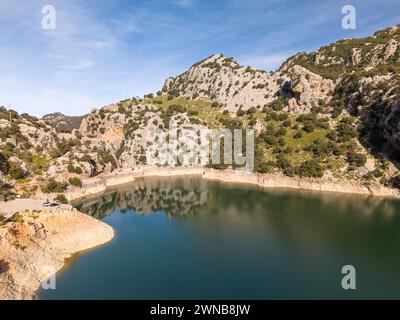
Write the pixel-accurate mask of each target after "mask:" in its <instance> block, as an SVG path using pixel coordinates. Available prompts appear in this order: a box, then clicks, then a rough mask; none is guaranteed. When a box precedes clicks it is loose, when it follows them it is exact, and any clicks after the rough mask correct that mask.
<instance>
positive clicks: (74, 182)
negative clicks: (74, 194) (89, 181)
mask: <svg viewBox="0 0 400 320" xmlns="http://www.w3.org/2000/svg"><path fill="white" fill-rule="evenodd" d="M68 182H69V184H70V185H72V186H74V187H79V188H81V187H82V181H81V179H79V178H77V177H74V178H70V179H69V180H68Z"/></svg>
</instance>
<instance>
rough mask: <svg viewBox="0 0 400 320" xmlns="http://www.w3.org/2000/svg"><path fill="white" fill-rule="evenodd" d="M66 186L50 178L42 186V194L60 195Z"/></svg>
mask: <svg viewBox="0 0 400 320" xmlns="http://www.w3.org/2000/svg"><path fill="white" fill-rule="evenodd" d="M66 187H67V184H66V183H65V182H58V181H56V180H55V179H54V178H50V180H49V181H48V182H47V183H46V184H45V185H43V186H42V191H43V192H44V193H60V192H63V191H64V190H65V188H66Z"/></svg>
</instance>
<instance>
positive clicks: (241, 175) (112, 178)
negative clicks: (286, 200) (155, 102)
mask: <svg viewBox="0 0 400 320" xmlns="http://www.w3.org/2000/svg"><path fill="white" fill-rule="evenodd" d="M184 175H196V176H200V177H201V178H203V179H208V180H217V181H221V182H232V183H245V184H253V185H257V186H259V187H262V188H288V189H297V190H310V191H320V192H337V193H350V194H359V195H369V196H379V197H392V198H400V190H397V189H392V188H388V187H384V186H382V185H379V184H373V183H371V184H363V183H361V182H358V181H351V180H339V179H332V178H321V179H315V178H299V177H288V176H284V175H282V174H262V173H245V172H241V171H237V170H216V169H210V168H204V167H176V168H153V167H151V168H150V167H143V168H140V169H135V170H132V171H130V172H117V173H115V174H112V175H109V176H102V177H97V178H94V179H89V180H86V181H84V183H83V187H82V188H75V189H73V190H71V191H69V192H67V193H66V194H65V196H66V198H67V199H68V200H69V201H73V200H78V199H81V198H85V197H88V196H94V195H97V194H101V193H103V192H105V191H106V190H107V189H109V188H111V187H116V186H118V185H123V184H128V183H132V182H134V181H135V180H136V179H138V178H145V177H174V176H184Z"/></svg>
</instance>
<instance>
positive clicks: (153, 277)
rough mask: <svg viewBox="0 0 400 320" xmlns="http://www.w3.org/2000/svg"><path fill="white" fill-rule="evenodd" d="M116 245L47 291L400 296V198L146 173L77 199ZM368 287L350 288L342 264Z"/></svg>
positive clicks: (72, 264)
mask: <svg viewBox="0 0 400 320" xmlns="http://www.w3.org/2000/svg"><path fill="white" fill-rule="evenodd" d="M77 208H78V209H80V210H81V211H83V212H85V213H87V214H89V215H91V216H93V217H96V218H98V219H101V220H103V221H104V222H105V223H108V224H110V225H111V226H112V227H113V228H114V229H115V231H116V237H115V239H114V240H113V241H111V242H110V243H108V244H106V245H104V246H102V247H100V248H97V249H95V250H91V251H88V252H85V253H81V254H79V255H75V256H73V257H72V258H71V259H70V260H69V261H68V264H67V266H66V267H65V268H64V269H63V270H62V271H60V272H59V273H58V274H57V289H56V290H46V291H44V290H42V291H41V292H39V297H40V298H41V299H285V298H294V299H308V298H312V299H318V298H322V299H325V298H328V299H331V298H343V299H354V298H400V202H399V201H396V200H390V199H381V198H368V197H363V196H350V195H340V194H331V193H324V194H321V193H312V192H297V191H277V190H267V191H265V190H263V189H260V188H257V187H252V186H246V185H239V184H221V183H217V182H210V181H205V180H202V179H200V178H196V177H185V178H146V179H144V180H139V181H137V182H136V183H135V184H134V185H131V186H125V187H124V188H123V189H118V190H116V191H112V192H109V193H107V194H104V195H102V196H100V197H98V198H97V199H95V200H86V201H85V202H82V203H79V204H77ZM349 264H350V265H353V266H355V268H356V270H357V282H356V283H357V289H356V290H355V291H344V290H343V289H342V288H341V279H342V277H343V275H342V274H341V269H342V267H343V266H344V265H349Z"/></svg>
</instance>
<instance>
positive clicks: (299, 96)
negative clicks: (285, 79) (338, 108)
mask: <svg viewBox="0 0 400 320" xmlns="http://www.w3.org/2000/svg"><path fill="white" fill-rule="evenodd" d="M288 73H289V74H290V77H291V80H290V82H289V83H288V87H287V88H285V91H286V92H284V94H283V95H286V98H287V99H288V104H289V107H288V111H289V112H291V113H295V114H301V113H306V112H310V110H311V108H312V107H313V106H317V105H318V103H319V101H323V102H327V101H329V100H330V99H331V95H332V91H333V89H334V88H335V84H334V82H333V81H332V80H328V79H324V78H322V77H321V76H319V75H317V74H315V73H312V72H310V71H308V70H307V69H305V68H303V67H300V66H294V67H292V68H290V69H289V70H288Z"/></svg>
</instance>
